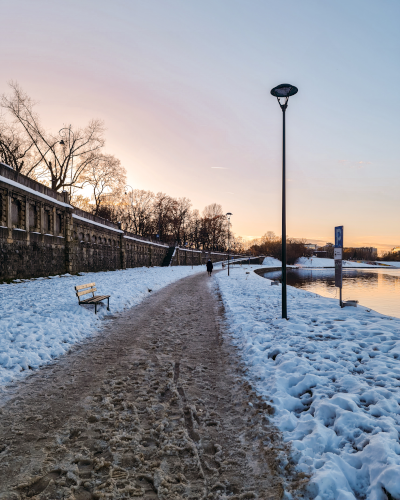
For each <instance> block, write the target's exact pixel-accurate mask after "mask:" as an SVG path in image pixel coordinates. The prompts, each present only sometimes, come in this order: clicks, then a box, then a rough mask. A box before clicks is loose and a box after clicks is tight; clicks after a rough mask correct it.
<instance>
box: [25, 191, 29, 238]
mask: <svg viewBox="0 0 400 500" xmlns="http://www.w3.org/2000/svg"><path fill="white" fill-rule="evenodd" d="M29 207H30V203H29V200H28V198H26V200H25V231H26V241H27V242H29V240H30V234H29V229H30V228H29Z"/></svg>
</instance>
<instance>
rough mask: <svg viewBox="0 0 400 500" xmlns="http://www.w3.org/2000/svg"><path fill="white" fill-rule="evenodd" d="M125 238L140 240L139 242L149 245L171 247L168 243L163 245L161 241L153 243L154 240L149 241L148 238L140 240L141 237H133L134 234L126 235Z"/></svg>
mask: <svg viewBox="0 0 400 500" xmlns="http://www.w3.org/2000/svg"><path fill="white" fill-rule="evenodd" d="M121 232H123V231H121ZM124 238H127V239H128V240H134V241H138V242H139V243H146V244H147V245H154V246H156V247H163V248H169V247H168V245H162V244H161V243H153V242H152V241H147V240H140V239H139V238H133V237H132V236H126V235H124Z"/></svg>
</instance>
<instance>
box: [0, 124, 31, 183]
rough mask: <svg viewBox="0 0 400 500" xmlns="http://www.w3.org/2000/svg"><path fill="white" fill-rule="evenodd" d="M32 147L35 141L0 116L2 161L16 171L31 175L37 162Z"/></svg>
mask: <svg viewBox="0 0 400 500" xmlns="http://www.w3.org/2000/svg"><path fill="white" fill-rule="evenodd" d="M32 149H33V142H32V141H30V140H27V139H26V137H24V135H23V134H21V131H20V130H18V129H17V127H16V126H15V125H13V124H11V125H10V124H8V123H7V122H6V120H5V118H4V116H0V161H1V162H2V163H5V164H6V165H8V166H10V167H12V168H13V169H14V170H15V171H16V172H20V173H22V174H25V175H30V174H31V173H32V171H33V168H34V167H33V165H34V164H35V161H34V159H33V154H32ZM32 164H33V165H32Z"/></svg>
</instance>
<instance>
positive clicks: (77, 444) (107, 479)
mask: <svg viewBox="0 0 400 500" xmlns="http://www.w3.org/2000/svg"><path fill="white" fill-rule="evenodd" d="M211 282H212V279H210V278H208V277H207V276H206V274H205V273H204V275H203V274H202V275H197V276H195V277H191V278H186V279H184V280H181V281H179V282H177V283H175V284H172V285H170V286H168V287H166V288H164V289H162V290H160V291H159V292H157V293H155V294H154V295H151V296H149V298H148V299H146V300H145V301H144V302H143V303H141V304H140V305H139V306H136V307H134V308H132V309H130V310H128V311H126V312H124V313H123V314H121V315H119V316H118V317H116V318H114V319H112V320H111V321H108V322H105V325H104V329H103V330H102V332H101V333H100V334H99V335H97V336H95V337H93V338H92V339H88V340H87V341H86V342H84V343H82V344H80V345H79V346H76V347H75V348H73V349H72V351H71V352H70V354H68V355H66V356H64V357H63V358H61V359H60V360H58V361H57V363H55V364H54V365H52V366H48V367H45V368H43V369H41V370H39V371H38V372H36V373H35V374H33V375H32V376H31V377H29V378H28V379H26V380H24V381H23V382H22V383H20V384H19V385H18V387H17V388H16V389H15V391H14V394H13V395H12V396H11V397H9V399H8V401H4V400H3V401H2V402H0V404H1V407H0V499H2V500H4V499H7V500H17V499H22V498H37V499H52V500H53V499H58V498H63V499H69V500H73V499H76V500H90V499H103V498H112V499H119V498H134V497H136V498H144V499H156V498H160V499H165V500H167V499H181V498H182V499H201V498H208V499H223V498H232V499H245V498H262V499H280V498H282V494H283V484H284V483H285V484H286V488H287V489H289V490H291V491H292V493H293V492H295V491H298V488H299V485H300V484H301V481H302V480H301V478H299V477H297V478H296V477H294V476H290V465H287V464H288V462H287V454H286V450H285V447H284V446H283V445H282V444H281V441H280V436H279V433H278V432H277V431H276V429H275V428H274V427H273V426H272V425H271V424H270V423H269V421H268V414H269V412H270V411H271V408H270V407H268V405H267V404H266V403H265V402H262V401H261V400H259V399H257V397H256V396H255V394H254V393H253V392H252V391H251V388H250V387H249V386H248V384H246V383H244V382H243V378H242V368H241V366H240V364H239V362H238V356H237V354H236V353H235V350H234V348H233V347H231V346H230V345H229V341H228V340H229V339H228V336H227V334H226V333H224V329H223V324H222V318H223V315H222V313H223V308H222V303H221V302H220V301H219V300H218V298H217V297H216V296H215V294H213V293H212V291H211V286H210V285H211ZM294 496H295V497H296V494H295V495H294Z"/></svg>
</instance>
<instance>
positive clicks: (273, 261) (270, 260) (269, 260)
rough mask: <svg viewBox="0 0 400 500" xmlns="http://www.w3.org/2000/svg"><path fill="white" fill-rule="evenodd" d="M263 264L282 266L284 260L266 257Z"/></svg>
mask: <svg viewBox="0 0 400 500" xmlns="http://www.w3.org/2000/svg"><path fill="white" fill-rule="evenodd" d="M263 266H268V267H281V266H282V262H281V261H280V260H278V259H275V258H274V257H265V259H264V260H263Z"/></svg>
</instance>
